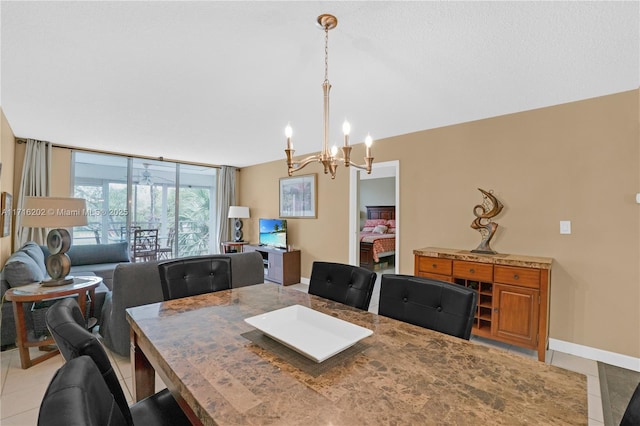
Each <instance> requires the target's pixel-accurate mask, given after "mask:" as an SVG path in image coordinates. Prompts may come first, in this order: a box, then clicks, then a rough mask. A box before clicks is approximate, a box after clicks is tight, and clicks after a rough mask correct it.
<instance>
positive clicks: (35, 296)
mask: <svg viewBox="0 0 640 426" xmlns="http://www.w3.org/2000/svg"><path fill="white" fill-rule="evenodd" d="M101 282H102V278H100V277H74V279H73V283H72V284H67V285H61V286H57V287H45V286H42V285H40V283H33V284H28V285H24V286H22V287H14V288H11V289H9V290H7V292H6V293H5V297H6V298H7V300H10V301H11V302H13V315H14V318H15V321H16V346H18V351H19V353H20V364H21V366H22V368H23V369H26V368H29V367H31V366H32V365H35V364H38V363H40V362H42V361H44V360H46V359H49V358H51V357H52V356H54V355H56V354H57V353H58V350H57V349H56V350H54V351H51V352H48V353H46V354H44V355H40V356H38V357H36V358H34V359H31V356H30V355H29V348H30V347H34V346H38V347H41V346H48V345H54V344H55V343H56V342H55V341H54V340H53V338H52V337H50V338H48V339H46V340H37V341H34V340H29V337H28V333H27V326H26V323H25V318H24V308H23V303H27V302H39V301H41V300H49V299H57V298H60V297H65V296H73V295H77V296H78V305H79V306H80V312H83V313H84V312H87V310H86V304H87V294H88V295H89V300H90V301H91V302H90V303H92V302H93V300H94V298H95V289H96V287H98V286H99V285H100V283H101Z"/></svg>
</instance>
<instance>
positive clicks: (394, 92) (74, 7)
mask: <svg viewBox="0 0 640 426" xmlns="http://www.w3.org/2000/svg"><path fill="white" fill-rule="evenodd" d="M639 5H640V3H639V2H637V1H631V2H617V3H613V2H577V1H571V2H538V1H536V2H521V1H515V2H315V1H313V2H242V1H239V2H207V1H200V2H186V1H173V2H159V1H147V2H122V1H118V2H107V1H95V2H94V1H90V2H48V1H46V2H20V1H16V2H9V1H4V0H3V1H2V3H1V9H0V13H1V25H2V29H1V39H0V47H1V62H2V63H1V68H0V72H1V74H0V83H1V85H0V105H1V106H2V108H3V110H4V113H5V115H6V117H7V119H8V121H9V124H10V125H11V127H12V129H13V132H14V134H15V135H16V136H17V137H25V138H34V139H41V140H47V141H51V142H54V143H56V144H60V145H67V146H78V147H85V148H93V149H99V150H107V151H113V152H120V153H128V154H133V155H142V156H151V157H164V158H167V159H176V160H181V161H187V162H197V163H210V164H218V165H223V164H227V165H234V166H239V167H242V166H247V165H252V164H258V163H263V162H267V161H272V160H278V159H281V160H282V162H283V170H284V169H285V160H284V148H285V141H286V140H285V136H284V127H285V126H286V125H287V123H291V126H292V127H293V143H294V147H295V148H296V154H305V153H310V152H316V151H318V150H319V149H320V145H321V141H322V89H321V84H322V81H323V79H324V34H323V32H322V31H321V30H319V29H318V27H316V25H315V20H316V17H317V16H318V15H320V14H322V13H332V14H334V15H336V16H337V18H338V20H339V24H338V27H337V28H336V29H335V30H332V31H331V32H330V34H329V80H330V81H331V84H332V85H333V88H332V92H331V102H332V103H331V141H332V142H334V143H338V144H339V143H340V142H341V140H342V139H341V134H340V131H341V124H342V121H343V120H344V119H345V118H348V119H349V121H350V122H351V128H352V132H351V140H352V142H353V143H359V142H362V141H363V140H364V137H365V136H366V134H367V132H370V133H371V135H372V136H373V138H374V140H375V139H382V138H386V137H390V136H395V135H399V134H405V133H410V132H414V131H419V130H424V129H430V128H435V127H441V126H446V125H450V124H455V123H461V122H466V121H471V120H477V119H482V118H486V117H492V116H498V115H503V114H508V113H513V112H518V111H524V110H529V109H534V108H539V107H545V106H549V105H555V104H560V103H565V102H571V101H575V100H580V99H586V98H591V97H596V96H601V95H606V94H611V93H617V92H622V91H626V90H632V89H637V88H638V87H639V78H640V77H639V74H640V66H639V63H640V59H639V50H640V46H639V44H640V35H639V27H640V6H639ZM373 152H374V155H375V142H374V147H373Z"/></svg>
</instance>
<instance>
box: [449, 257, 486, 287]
mask: <svg viewBox="0 0 640 426" xmlns="http://www.w3.org/2000/svg"><path fill="white" fill-rule="evenodd" d="M453 275H454V276H455V277H459V278H465V279H468V280H478V281H487V282H491V281H493V265H492V264H490V263H475V262H465V261H461V260H456V261H454V262H453Z"/></svg>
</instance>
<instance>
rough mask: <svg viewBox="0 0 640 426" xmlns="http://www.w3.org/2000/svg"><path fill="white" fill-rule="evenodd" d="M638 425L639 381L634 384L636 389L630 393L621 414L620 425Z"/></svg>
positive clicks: (639, 423) (639, 407)
mask: <svg viewBox="0 0 640 426" xmlns="http://www.w3.org/2000/svg"><path fill="white" fill-rule="evenodd" d="M638 425H640V383H638V386H636V390H635V391H634V392H633V395H631V400H629V405H627V409H626V410H625V412H624V415H623V416H622V421H621V422H620V426H638Z"/></svg>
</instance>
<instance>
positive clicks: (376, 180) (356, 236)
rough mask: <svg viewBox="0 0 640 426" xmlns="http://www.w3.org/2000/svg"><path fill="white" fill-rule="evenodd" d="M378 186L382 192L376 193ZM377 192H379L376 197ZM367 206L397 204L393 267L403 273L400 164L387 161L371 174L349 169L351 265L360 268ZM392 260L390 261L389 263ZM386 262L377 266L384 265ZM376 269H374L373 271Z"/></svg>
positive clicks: (376, 165) (378, 164) (375, 167)
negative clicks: (401, 270)
mask: <svg viewBox="0 0 640 426" xmlns="http://www.w3.org/2000/svg"><path fill="white" fill-rule="evenodd" d="M376 184H379V185H380V191H376V190H375V188H376ZM376 192H379V193H378V194H377V196H376ZM363 203H365V204H368V205H395V220H396V239H395V240H396V241H395V254H394V256H393V263H394V265H393V266H390V265H388V264H387V267H388V268H394V269H395V273H396V274H398V273H399V271H400V220H399V219H400V162H399V161H398V160H395V161H386V162H383V163H373V168H372V170H371V174H370V175H367V174H366V172H364V171H361V170H358V169H356V168H354V167H352V168H351V170H350V183H349V263H350V264H352V265H360V230H361V228H362V226H363V224H364V222H365V220H366V208H365V207H363ZM386 261H387V262H388V261H389V260H388V259H387V260H386ZM383 262H384V260H383V261H382V262H380V265H377V267H383V266H385V265H384V264H383ZM374 270H375V269H374Z"/></svg>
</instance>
